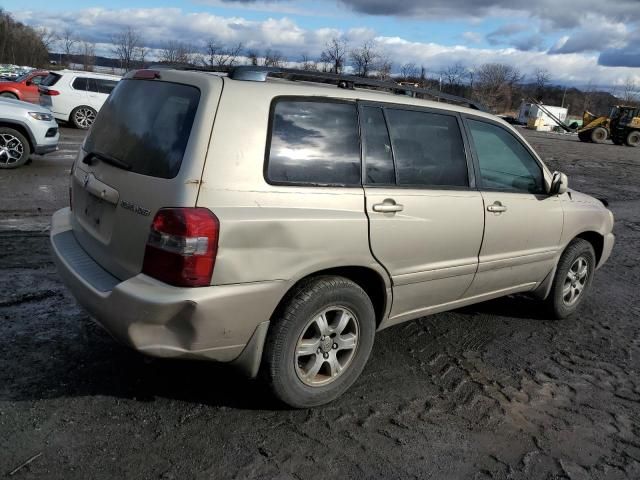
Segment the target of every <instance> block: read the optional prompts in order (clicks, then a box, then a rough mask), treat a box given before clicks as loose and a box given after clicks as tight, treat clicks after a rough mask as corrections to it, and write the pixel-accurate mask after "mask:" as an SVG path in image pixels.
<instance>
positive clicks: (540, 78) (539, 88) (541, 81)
mask: <svg viewBox="0 0 640 480" xmlns="http://www.w3.org/2000/svg"><path fill="white" fill-rule="evenodd" d="M533 76H534V78H535V82H536V83H535V85H536V99H537V100H538V101H540V100H542V97H544V94H545V91H546V88H547V85H548V84H549V80H550V79H551V73H549V70H547V69H546V68H536V70H535V71H534V72H533Z"/></svg>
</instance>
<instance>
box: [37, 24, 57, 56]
mask: <svg viewBox="0 0 640 480" xmlns="http://www.w3.org/2000/svg"><path fill="white" fill-rule="evenodd" d="M35 32H36V35H37V36H38V39H39V40H40V41H41V42H42V45H44V48H46V49H47V51H49V50H50V49H51V45H52V44H53V42H55V41H56V39H57V35H56V33H55V32H54V31H53V30H49V29H47V28H45V27H39V28H36V29H35Z"/></svg>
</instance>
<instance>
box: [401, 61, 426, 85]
mask: <svg viewBox="0 0 640 480" xmlns="http://www.w3.org/2000/svg"><path fill="white" fill-rule="evenodd" d="M423 73H424V72H423ZM417 76H418V67H416V64H415V63H412V62H408V63H405V64H404V65H402V66H401V67H400V78H402V81H404V82H407V81H409V79H411V78H416V77H417Z"/></svg>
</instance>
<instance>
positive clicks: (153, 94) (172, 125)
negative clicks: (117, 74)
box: [84, 80, 200, 178]
mask: <svg viewBox="0 0 640 480" xmlns="http://www.w3.org/2000/svg"><path fill="white" fill-rule="evenodd" d="M199 102H200V90H199V89H198V88H196V87H193V86H190V85H182V84H177V83H169V82H159V81H155V80H121V81H120V82H118V85H117V87H116V88H115V89H114V90H113V92H112V94H111V96H110V97H109V98H108V99H107V101H106V102H105V104H104V105H103V107H102V109H101V110H100V113H99V115H98V118H97V119H96V122H95V123H94V125H93V127H92V128H91V131H90V133H89V136H88V137H87V140H86V142H85V147H84V149H85V151H86V152H87V153H91V152H95V153H102V154H105V155H108V156H111V157H113V158H115V159H117V160H120V161H121V162H124V163H125V164H128V165H129V166H130V170H131V171H132V172H135V173H139V174H142V175H149V176H153V177H160V178H173V177H175V176H176V175H177V174H178V172H179V170H180V165H181V164H182V159H183V156H184V152H185V150H186V148H187V142H188V141H189V136H190V134H191V129H192V127H193V121H194V118H195V115H196V111H197V109H198V103H199Z"/></svg>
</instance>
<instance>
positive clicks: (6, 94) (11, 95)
mask: <svg viewBox="0 0 640 480" xmlns="http://www.w3.org/2000/svg"><path fill="white" fill-rule="evenodd" d="M0 97H4V98H10V99H12V100H18V96H17V95H14V94H13V93H11V92H2V93H0Z"/></svg>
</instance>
